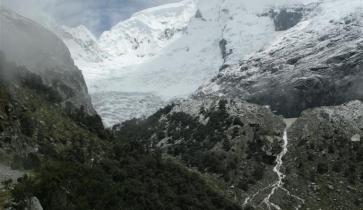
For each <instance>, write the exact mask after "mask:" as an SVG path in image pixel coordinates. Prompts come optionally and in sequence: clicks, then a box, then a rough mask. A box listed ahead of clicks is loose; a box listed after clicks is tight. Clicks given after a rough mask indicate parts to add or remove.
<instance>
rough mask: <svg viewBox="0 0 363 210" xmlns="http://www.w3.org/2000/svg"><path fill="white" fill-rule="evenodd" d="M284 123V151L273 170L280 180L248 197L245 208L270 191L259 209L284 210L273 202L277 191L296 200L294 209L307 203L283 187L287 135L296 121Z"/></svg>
mask: <svg viewBox="0 0 363 210" xmlns="http://www.w3.org/2000/svg"><path fill="white" fill-rule="evenodd" d="M284 121H285V123H286V128H285V130H284V134H283V144H282V151H281V152H280V154H278V155H277V158H276V165H275V167H274V168H273V172H274V173H276V175H277V177H278V179H277V181H276V182H274V183H271V184H270V185H268V186H267V187H265V188H263V189H260V190H258V191H257V192H256V193H255V194H253V195H251V196H249V197H247V198H246V199H245V201H244V203H243V206H246V205H248V204H251V203H252V202H253V200H254V199H255V198H256V197H257V196H258V195H260V194H261V193H263V192H265V191H267V192H268V190H270V191H269V193H268V194H267V196H266V197H264V199H263V200H262V202H261V203H259V205H258V206H259V207H262V208H267V209H268V210H282V208H281V207H280V206H279V205H278V204H276V203H274V202H272V201H271V197H272V196H273V195H274V194H275V192H276V191H277V190H282V191H283V192H284V193H286V194H287V195H288V196H289V197H292V198H293V199H294V200H296V201H297V206H295V207H294V208H295V209H297V210H298V209H300V208H301V205H302V204H304V203H305V201H304V200H303V199H302V198H300V197H298V196H296V195H293V194H292V193H290V191H289V190H287V189H286V188H284V187H283V185H284V182H283V180H284V179H285V177H286V175H285V174H284V173H283V171H281V167H282V165H283V160H282V159H283V157H284V156H285V155H286V153H287V152H288V144H289V139H288V135H287V130H288V129H289V127H290V126H291V125H292V124H293V123H294V122H295V121H296V119H285V120H284Z"/></svg>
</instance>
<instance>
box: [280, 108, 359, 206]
mask: <svg viewBox="0 0 363 210" xmlns="http://www.w3.org/2000/svg"><path fill="white" fill-rule="evenodd" d="M288 136H289V147H288V148H289V151H288V153H287V155H286V158H285V159H284V166H285V171H286V180H285V182H286V183H285V187H286V188H287V189H288V190H290V192H291V193H293V194H296V195H298V196H300V197H302V198H303V199H304V200H305V205H306V207H309V208H310V209H319V208H320V209H332V210H335V209H336V210H338V209H363V199H362V198H363V156H362V154H363V138H362V137H363V103H362V102H361V101H353V102H349V103H346V104H344V105H341V106H336V107H321V108H317V109H311V110H307V111H304V112H303V114H302V116H301V117H300V118H299V119H298V120H297V121H296V122H295V123H294V125H293V126H292V127H291V128H290V129H289V132H288ZM278 196H279V194H277V196H276V197H275V199H279V200H281V204H282V205H280V206H281V207H282V209H288V207H289V206H291V203H289V201H291V200H290V199H284V198H283V197H282V198H281V197H278ZM284 201H285V202H284Z"/></svg>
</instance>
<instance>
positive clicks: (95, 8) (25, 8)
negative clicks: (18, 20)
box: [1, 0, 180, 35]
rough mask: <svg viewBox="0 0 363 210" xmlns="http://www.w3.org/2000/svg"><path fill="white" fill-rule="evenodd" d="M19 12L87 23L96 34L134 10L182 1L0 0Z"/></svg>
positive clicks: (72, 23)
mask: <svg viewBox="0 0 363 210" xmlns="http://www.w3.org/2000/svg"><path fill="white" fill-rule="evenodd" d="M1 1H2V4H3V5H4V6H6V7H8V8H11V9H13V10H15V11H17V12H18V13H20V14H22V15H24V16H27V17H30V18H33V19H34V18H38V17H39V15H40V14H42V15H43V16H49V17H51V18H52V19H54V20H56V21H57V22H58V23H60V24H64V25H67V26H77V25H81V24H82V25H85V26H86V27H87V28H89V29H90V30H91V31H92V32H94V33H95V34H96V35H99V34H100V33H101V32H103V31H105V30H107V29H109V28H110V27H112V26H113V25H115V24H116V23H118V22H119V21H121V20H124V19H126V18H128V17H129V16H130V15H132V14H133V13H135V12H137V11H139V10H142V9H145V8H149V7H153V6H157V5H160V4H165V3H170V2H176V1H180V0H1Z"/></svg>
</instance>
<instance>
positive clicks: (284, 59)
mask: <svg viewBox="0 0 363 210" xmlns="http://www.w3.org/2000/svg"><path fill="white" fill-rule="evenodd" d="M307 9H308V12H307V14H305V15H304V16H302V17H301V20H300V21H299V23H298V24H297V25H295V26H294V27H292V28H290V29H288V30H287V31H285V32H282V33H281V34H280V36H279V37H278V38H277V39H276V40H275V41H274V42H273V44H271V46H268V47H267V48H266V49H264V50H263V51H261V52H259V53H257V54H255V55H252V56H251V57H250V58H248V59H245V60H243V61H242V62H241V63H240V64H239V65H233V66H230V67H227V68H225V69H223V70H221V71H220V72H219V74H218V76H216V77H215V78H214V79H212V80H211V82H210V83H209V84H206V85H204V86H202V87H201V88H200V89H199V91H198V94H196V95H201V96H203V95H225V96H228V97H237V98H242V99H245V100H247V101H250V102H253V103H257V104H263V105H269V106H271V108H272V110H274V111H276V112H277V113H279V114H283V115H284V116H288V117H296V116H298V115H299V114H300V113H301V112H302V111H303V110H305V109H307V108H311V107H318V106H323V105H337V104H341V103H344V102H347V101H350V100H354V99H362V98H363V91H362V90H363V86H362V84H363V82H362V81H363V64H362V61H363V48H362V46H363V45H362V44H363V40H362V34H363V30H362V29H363V22H362V21H363V10H362V2H361V1H359V0H357V1H351V2H350V3H349V4H346V2H345V1H341V0H335V1H322V2H320V3H319V4H318V5H317V6H315V7H312V8H311V7H309V8H307ZM304 10H306V8H305V7H302V8H293V9H290V12H291V13H290V14H288V13H287V11H286V10H285V11H282V12H281V13H280V14H284V15H282V16H281V15H277V16H276V13H272V14H273V15H274V17H275V24H276V28H278V27H280V25H281V23H283V22H281V21H282V20H284V19H287V20H289V19H288V18H287V17H294V16H297V15H299V13H301V11H304ZM277 14H279V13H277ZM285 16H286V17H285ZM284 17H285V18H284ZM279 18H282V19H281V21H278V20H279Z"/></svg>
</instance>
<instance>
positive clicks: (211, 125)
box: [114, 98, 285, 206]
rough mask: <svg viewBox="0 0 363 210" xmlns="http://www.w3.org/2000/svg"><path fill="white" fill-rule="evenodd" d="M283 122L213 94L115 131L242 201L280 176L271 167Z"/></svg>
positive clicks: (117, 127)
mask: <svg viewBox="0 0 363 210" xmlns="http://www.w3.org/2000/svg"><path fill="white" fill-rule="evenodd" d="M284 127H285V125H284V123H283V121H282V118H279V117H277V116H274V115H273V114H272V113H271V112H270V111H269V110H268V109H267V108H264V107H259V106H257V105H252V104H249V103H245V102H242V101H233V100H226V99H217V98H214V99H213V98H210V99H205V100H200V101H199V100H186V101H181V102H178V103H176V104H173V105H169V106H167V107H165V108H164V109H161V110H160V111H158V112H157V113H156V114H154V115H152V116H151V117H149V118H147V119H145V120H137V119H135V120H130V121H126V122H125V123H123V124H121V125H118V126H115V127H114V132H115V133H116V136H118V135H119V136H120V138H121V140H122V139H123V138H125V139H130V140H132V141H135V142H139V143H142V144H143V145H144V146H145V147H147V148H149V149H151V150H159V149H160V150H161V151H162V152H163V153H164V154H165V155H166V156H171V157H174V158H176V159H177V160H179V161H181V162H182V163H183V164H184V165H186V166H188V167H191V168H194V169H195V170H198V171H199V172H200V173H202V174H204V176H205V177H206V178H207V179H211V180H218V181H217V182H218V183H219V185H220V186H221V187H222V188H224V189H225V190H227V191H228V196H229V197H230V198H231V199H234V200H235V201H237V202H238V203H239V204H240V206H242V204H243V201H244V200H245V199H246V198H247V197H248V196H249V195H250V194H252V193H253V192H255V191H256V190H257V189H259V188H264V187H267V186H268V185H269V184H270V183H272V182H274V180H275V179H277V178H276V176H275V174H274V173H273V172H272V168H273V166H274V164H275V163H274V161H275V159H276V156H277V155H278V154H279V153H280V152H281V145H282V136H283V130H284ZM266 194H267V191H266V192H264V193H261V195H260V196H264V195H266Z"/></svg>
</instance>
